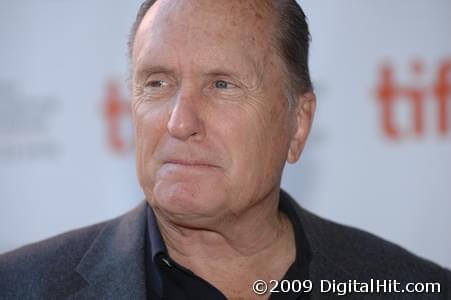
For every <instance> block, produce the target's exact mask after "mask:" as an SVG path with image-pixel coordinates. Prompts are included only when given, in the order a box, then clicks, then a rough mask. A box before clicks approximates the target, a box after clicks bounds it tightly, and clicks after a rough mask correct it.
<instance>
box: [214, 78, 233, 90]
mask: <svg viewBox="0 0 451 300" xmlns="http://www.w3.org/2000/svg"><path fill="white" fill-rule="evenodd" d="M215 87H216V88H217V89H227V88H234V87H236V85H234V84H233V83H230V82H227V81H225V80H217V81H215Z"/></svg>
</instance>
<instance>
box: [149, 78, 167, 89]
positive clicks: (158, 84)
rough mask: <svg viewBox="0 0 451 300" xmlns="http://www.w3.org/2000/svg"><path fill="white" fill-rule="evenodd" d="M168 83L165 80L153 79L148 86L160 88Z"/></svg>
mask: <svg viewBox="0 0 451 300" xmlns="http://www.w3.org/2000/svg"><path fill="white" fill-rule="evenodd" d="M167 85H168V83H167V82H165V81H163V80H152V81H149V82H148V83H147V86H148V87H151V88H160V87H165V86H167Z"/></svg>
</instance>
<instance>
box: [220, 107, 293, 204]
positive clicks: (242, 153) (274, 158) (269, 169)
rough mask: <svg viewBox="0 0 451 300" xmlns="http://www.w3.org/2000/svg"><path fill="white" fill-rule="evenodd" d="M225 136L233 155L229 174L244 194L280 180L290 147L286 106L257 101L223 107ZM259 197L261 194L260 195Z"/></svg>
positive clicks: (260, 190)
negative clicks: (233, 106)
mask: <svg viewBox="0 0 451 300" xmlns="http://www.w3.org/2000/svg"><path fill="white" fill-rule="evenodd" d="M223 116H224V117H225V118H226V119H227V121H226V120H224V121H223V122H224V123H223V124H226V125H227V126H226V130H224V131H223V135H224V137H223V139H224V140H226V141H227V143H225V144H226V147H227V148H228V150H229V151H230V153H231V156H232V161H233V164H232V167H231V170H230V178H231V180H232V181H233V182H235V185H238V186H240V188H239V189H238V190H240V191H243V192H244V193H246V194H245V195H244V194H243V195H241V196H242V197H243V198H247V197H249V195H248V194H249V193H250V194H252V195H255V196H256V195H258V194H260V192H263V190H264V189H262V187H263V186H267V187H268V188H269V187H270V186H272V185H273V184H275V183H278V180H279V177H280V173H281V170H282V168H283V165H284V162H285V157H286V152H287V148H288V134H287V132H286V130H285V126H284V122H285V113H284V110H283V107H280V106H279V107H268V106H264V105H263V103H259V102H254V103H249V104H247V105H243V106H240V107H236V108H233V109H228V110H223ZM257 197H258V196H257Z"/></svg>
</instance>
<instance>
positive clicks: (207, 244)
mask: <svg viewBox="0 0 451 300" xmlns="http://www.w3.org/2000/svg"><path fill="white" fill-rule="evenodd" d="M278 198H279V190H278V189H277V191H273V192H271V193H269V194H268V195H267V196H266V198H265V199H262V200H260V201H256V203H257V204H256V205H254V206H253V207H251V208H249V209H247V210H245V211H243V212H242V213H240V214H239V215H236V214H229V215H221V217H220V220H212V221H211V222H209V223H208V224H207V225H205V226H204V227H198V226H196V227H194V226H193V227H190V226H189V224H179V223H175V222H172V221H171V219H170V217H168V216H166V215H165V214H162V213H161V212H160V211H159V210H155V215H156V218H157V221H158V224H159V227H160V230H161V234H162V236H163V239H164V241H165V243H166V246H167V248H168V251H169V254H170V255H171V256H172V255H174V259H175V256H177V257H180V256H182V257H186V258H196V257H198V258H202V259H218V258H227V259H231V258H234V257H251V256H253V255H256V254H258V253H260V252H261V251H264V250H265V249H267V248H268V247H269V246H270V245H272V244H273V243H274V242H275V241H276V240H277V239H278V238H280V236H281V235H282V233H283V232H284V230H285V229H286V228H285V222H284V217H283V214H281V213H280V212H279V211H278V200H279V199H278Z"/></svg>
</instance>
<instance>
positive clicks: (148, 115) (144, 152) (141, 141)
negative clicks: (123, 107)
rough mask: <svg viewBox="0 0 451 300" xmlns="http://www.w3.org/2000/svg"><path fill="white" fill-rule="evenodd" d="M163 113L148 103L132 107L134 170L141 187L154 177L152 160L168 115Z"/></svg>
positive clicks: (163, 110) (162, 109)
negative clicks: (134, 150)
mask: <svg viewBox="0 0 451 300" xmlns="http://www.w3.org/2000/svg"><path fill="white" fill-rule="evenodd" d="M165 111H166V109H165V107H152V106H151V105H149V104H148V103H142V104H138V105H137V106H135V107H134V111H133V120H134V127H135V144H136V146H135V147H136V168H137V171H138V177H139V180H140V183H141V185H144V184H146V183H145V182H144V181H146V182H147V181H148V180H149V179H151V178H153V176H154V172H155V165H154V160H153V159H152V158H153V157H154V153H155V149H156V148H157V145H158V143H159V140H160V138H161V137H162V135H163V134H164V131H165V129H166V124H167V118H165V116H167V115H168V114H167V113H165ZM147 184H148V183H147Z"/></svg>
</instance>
